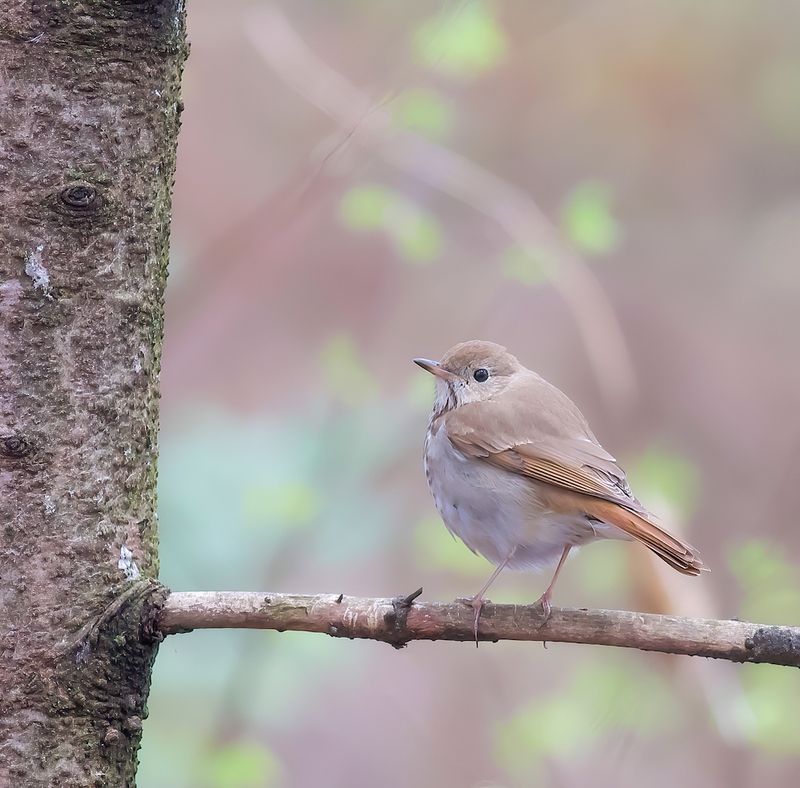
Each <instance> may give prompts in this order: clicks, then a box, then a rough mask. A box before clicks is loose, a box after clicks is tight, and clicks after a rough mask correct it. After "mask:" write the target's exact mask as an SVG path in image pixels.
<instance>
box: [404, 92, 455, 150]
mask: <svg viewBox="0 0 800 788" xmlns="http://www.w3.org/2000/svg"><path fill="white" fill-rule="evenodd" d="M392 115H393V117H394V121H395V123H396V124H397V125H398V126H401V127H402V128H406V129H411V130H412V131H416V132H419V133H420V134H424V135H425V136H428V137H431V138H432V139H437V140H438V139H442V138H443V137H445V136H446V135H447V133H448V132H449V131H450V129H451V128H452V127H453V116H452V112H451V111H450V108H449V107H448V106H447V105H446V104H445V103H444V102H443V101H442V99H441V97H440V96H439V94H438V93H437V92H436V91H434V90H427V89H425V88H414V89H410V90H405V91H403V92H402V93H401V94H400V95H399V96H398V97H397V99H396V100H395V101H394V103H393V112H392Z"/></svg>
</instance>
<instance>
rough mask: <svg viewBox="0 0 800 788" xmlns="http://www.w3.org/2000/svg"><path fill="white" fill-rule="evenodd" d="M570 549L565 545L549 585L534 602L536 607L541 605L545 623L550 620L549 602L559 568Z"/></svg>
mask: <svg viewBox="0 0 800 788" xmlns="http://www.w3.org/2000/svg"><path fill="white" fill-rule="evenodd" d="M571 549H572V545H571V544H568V545H565V547H564V552H562V553H561V558H560V559H559V560H558V566H557V567H556V571H555V573H554V574H553V579H552V580H551V581H550V585H549V586H547V590H546V591H545V592H544V593H543V594H542V595H541V596H540V597H539V599H538V600H537V601H536V604H537V605H538V604H541V606H542V610H544V621H545V622H546V621H547V619H548V618H550V600H551V599H552V597H553V588H554V587H555V584H556V580H558V573H559V572H560V571H561V567H562V566H564V562H565V561H566V560H567V556H568V555H569V551H570V550H571ZM543 623H544V622H543Z"/></svg>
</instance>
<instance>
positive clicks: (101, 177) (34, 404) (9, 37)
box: [0, 0, 186, 786]
mask: <svg viewBox="0 0 800 788" xmlns="http://www.w3.org/2000/svg"><path fill="white" fill-rule="evenodd" d="M185 55H186V44H185V28H184V8H183V2H182V0H128V2H125V1H124V0H117V1H116V2H111V0H96V1H95V2H92V3H88V2H83V3H80V2H75V1H74V0H40V1H37V0H34V2H11V3H9V4H5V5H4V7H3V9H2V10H0V651H1V654H0V656H1V658H2V662H0V785H6V784H8V785H23V784H24V785H58V786H73V785H74V786H78V785H80V786H86V785H112V786H124V785H132V784H133V782H134V775H135V764H136V751H137V749H138V745H139V740H140V735H141V721H142V719H143V718H144V717H145V716H146V700H147V691H148V687H149V677H150V668H151V665H152V660H153V658H154V656H155V649H156V644H155V643H154V642H153V641H152V640H151V639H148V638H147V637H142V635H141V632H140V629H141V618H142V612H143V610H145V609H146V608H147V607H148V605H149V602H150V601H152V600H151V599H150V597H151V596H152V594H153V593H155V594H157V593H159V592H158V588H157V587H156V586H154V585H153V584H152V583H149V584H148V583H147V579H148V578H149V579H155V578H156V577H157V573H158V549H157V548H158V544H157V521H156V513H155V512H156V501H155V494H156V493H155V490H156V467H157V465H156V460H157V430H158V373H159V365H160V357H161V337H162V326H163V293H164V285H165V281H166V274H167V259H168V238H169V216H170V194H171V186H172V178H173V175H174V169H175V143H176V139H177V132H178V127H179V120H180V111H181V107H182V105H181V102H180V95H179V94H180V75H181V69H182V66H183V61H184V58H185ZM136 584H139V585H138V586H136ZM134 586H136V588H137V589H138V588H141V589H143V592H142V593H135V594H131V593H128V592H129V591H130V590H131V589H133V588H134ZM134 590H135V589H134ZM126 593H128V596H127V597H125V604H123V605H121V606H118V607H115V600H119V599H120V598H121V596H123V595H125V594H126ZM109 610H113V611H114V615H113V616H109V615H107V612H108V611H109ZM82 632H84V633H86V634H85V636H84V637H78V640H77V641H76V640H75V638H76V636H78V635H80V633H82Z"/></svg>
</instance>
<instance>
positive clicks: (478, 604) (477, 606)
mask: <svg viewBox="0 0 800 788" xmlns="http://www.w3.org/2000/svg"><path fill="white" fill-rule="evenodd" d="M456 602H460V603H461V604H463V605H469V607H471V608H472V609H473V611H474V612H475V620H474V621H473V624H472V633H473V634H474V636H475V648H477V647H478V622H479V621H480V618H481V610H483V606H484V605H485V604H486V603H487V602H489V604H491V601H490V600H488V599H483V598H482V597H477V596H472V597H458V599H456Z"/></svg>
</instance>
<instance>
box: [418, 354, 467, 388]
mask: <svg viewBox="0 0 800 788" xmlns="http://www.w3.org/2000/svg"><path fill="white" fill-rule="evenodd" d="M414 363H415V364H416V365H417V366H418V367H422V368H423V369H424V370H425V371H426V372H430V373H431V375H435V376H436V377H437V378H441V379H442V380H446V381H447V382H448V383H455V382H456V381H458V380H461V378H460V377H459V376H458V375H456V374H455V373H453V372H450V371H448V370H446V369H445V368H444V367H443V366H442V365H441V364H440V363H439V362H438V361H431V360H430V359H429V358H415V359H414Z"/></svg>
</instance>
